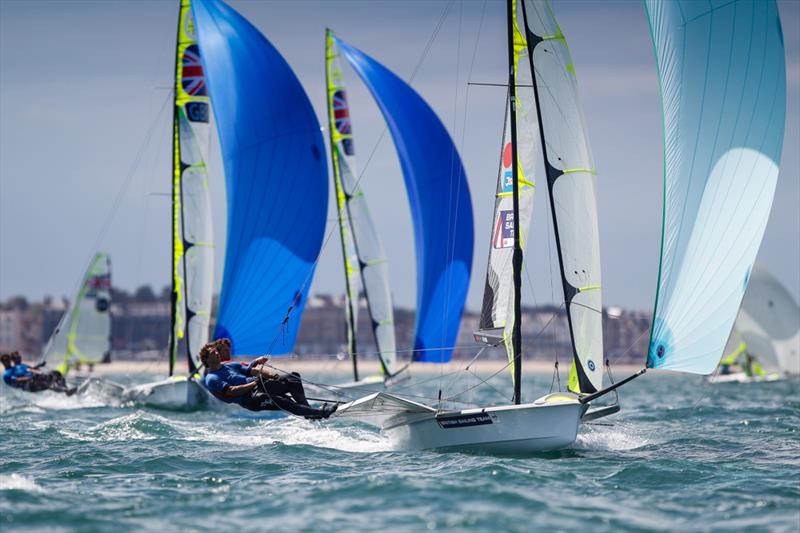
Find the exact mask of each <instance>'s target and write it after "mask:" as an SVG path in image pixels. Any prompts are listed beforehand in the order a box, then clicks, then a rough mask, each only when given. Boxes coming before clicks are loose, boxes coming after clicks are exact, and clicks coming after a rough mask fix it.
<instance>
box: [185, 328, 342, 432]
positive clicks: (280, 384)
mask: <svg viewBox="0 0 800 533" xmlns="http://www.w3.org/2000/svg"><path fill="white" fill-rule="evenodd" d="M230 356H231V354H230V341H229V340H227V339H224V342H221V341H215V342H211V343H208V344H206V345H205V346H203V348H202V349H201V350H200V361H201V362H202V363H203V365H205V367H206V369H207V370H208V374H206V376H205V378H204V379H203V381H204V383H205V385H206V388H207V389H208V390H209V391H211V393H212V394H213V395H214V396H215V397H216V398H218V399H220V400H222V401H223V402H226V403H236V404H239V405H241V406H242V407H244V408H245V409H249V410H250V411H277V410H283V411H287V412H289V413H292V414H294V415H298V416H303V417H305V418H310V419H321V418H328V417H329V416H330V415H331V414H332V413H333V412H334V411H336V408H337V405H336V404H334V405H331V406H329V405H327V404H325V405H323V406H322V407H321V408H314V407H311V406H310V405H309V404H308V399H306V395H305V391H304V390H303V383H302V381H301V380H300V374H297V373H292V374H290V375H288V376H285V377H279V376H278V375H277V374H275V373H274V372H271V371H270V370H269V369H268V368H267V367H266V365H265V363H266V362H267V360H268V359H267V358H266V357H259V358H258V359H255V360H253V361H252V362H251V363H250V364H249V365H243V364H242V363H236V362H229V361H228V362H225V363H223V362H222V361H223V360H226V361H227V360H229V359H230ZM289 396H291V398H290V397H289Z"/></svg>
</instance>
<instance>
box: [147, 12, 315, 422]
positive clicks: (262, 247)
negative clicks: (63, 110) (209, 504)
mask: <svg viewBox="0 0 800 533" xmlns="http://www.w3.org/2000/svg"><path fill="white" fill-rule="evenodd" d="M180 13H181V14H180V26H179V29H178V50H177V54H178V57H177V67H176V80H175V91H176V99H175V120H174V124H173V128H174V137H173V139H174V153H175V167H174V171H173V176H172V182H173V209H174V211H173V235H174V247H173V262H172V274H173V289H174V292H173V329H172V335H171V340H170V358H171V368H174V361H175V359H176V354H177V353H178V351H182V350H180V349H179V348H178V346H180V344H182V343H181V342H180V341H181V340H182V339H183V344H184V347H185V354H186V356H187V364H188V371H189V375H190V376H193V375H194V374H195V373H196V371H197V368H198V366H199V365H198V362H197V356H198V352H199V349H200V347H201V346H202V345H203V344H204V343H205V342H206V340H207V339H208V323H209V313H210V307H211V290H212V277H213V273H212V268H213V261H212V246H213V244H212V241H211V222H210V220H211V213H210V207H209V206H210V203H209V200H208V190H207V179H208V176H207V171H206V165H205V161H206V156H207V152H206V151H205V150H206V149H205V146H206V144H207V142H206V141H205V139H206V138H207V135H208V121H209V118H210V116H211V113H210V111H211V109H213V111H214V116H215V119H216V125H217V130H218V135H219V140H220V146H221V151H222V157H223V162H224V167H225V177H226V189H227V215H228V216H227V221H228V224H227V239H226V251H225V254H226V255H225V268H224V272H223V283H222V292H221V294H220V303H219V310H218V312H217V320H216V330H215V334H214V338H221V337H227V338H229V339H231V341H232V348H233V353H234V355H235V356H251V355H261V354H264V353H267V352H270V353H272V354H276V355H280V354H286V353H289V352H291V350H292V347H293V345H294V340H295V337H296V335H297V329H298V327H299V323H300V316H301V315H302V312H303V307H304V305H305V301H306V296H307V294H308V289H309V286H310V284H311V279H312V277H313V274H314V269H315V266H316V260H317V257H318V255H319V251H320V248H321V246H322V237H323V232H324V228H325V221H326V216H325V209H326V206H327V197H328V183H327V170H326V163H325V158H324V156H323V154H324V144H323V141H322V134H321V133H320V127H319V122H318V121H317V118H316V116H315V114H314V110H313V108H312V106H311V103H310V101H309V99H308V96H307V95H306V93H305V91H304V90H303V88H302V85H300V82H299V81H298V79H297V77H296V76H295V74H294V72H292V70H291V68H290V67H289V65H288V64H287V63H286V61H285V60H284V59H283V57H282V56H281V55H280V54H279V53H278V51H277V50H276V49H275V48H274V47H273V46H272V45H271V44H270V42H269V41H267V39H266V38H265V37H264V36H263V35H262V34H261V32H259V31H258V30H257V29H256V28H255V27H254V26H252V25H251V24H250V23H249V22H248V21H247V20H245V19H244V18H243V17H242V16H241V15H239V14H238V13H237V12H236V11H234V10H233V9H231V8H230V7H229V6H227V5H226V4H225V3H223V2H222V1H220V0H192V1H190V0H182V2H181V11H180ZM209 104H210V105H211V108H209ZM154 385H157V386H156V387H154ZM159 390H163V391H164V400H165V402H166V403H167V404H169V406H171V407H176V406H177V407H187V406H188V407H193V406H194V405H196V404H197V403H198V402H201V401H202V399H203V398H206V397H207V393H206V392H205V389H204V388H203V387H202V386H200V385H199V384H198V383H197V382H196V381H194V380H178V381H175V380H167V381H164V382H160V383H159V384H147V385H144V386H142V387H141V391H142V393H143V394H145V396H144V397H143V398H144V401H146V402H147V403H152V402H153V401H155V399H156V395H157V394H159ZM173 400H175V401H174V402H173ZM162 405H165V404H162Z"/></svg>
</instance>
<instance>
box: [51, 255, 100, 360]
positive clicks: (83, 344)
mask: <svg viewBox="0 0 800 533" xmlns="http://www.w3.org/2000/svg"><path fill="white" fill-rule="evenodd" d="M110 351H111V262H110V261H109V258H108V255H106V254H104V253H97V254H95V256H94V257H93V258H92V262H91V263H90V264H89V268H88V269H87V270H86V273H85V274H84V276H83V279H82V281H81V286H80V289H79V290H78V294H77V295H76V296H75V299H74V300H73V301H72V302H71V303H70V305H69V307H68V308H67V310H66V311H65V312H64V315H63V316H62V318H61V320H60V321H59V323H58V326H56V329H55V331H54V332H53V334H52V335H51V337H50V339H49V340H48V342H47V345H46V346H45V349H44V352H43V355H42V360H43V361H46V362H47V364H48V367H49V368H51V369H52V370H58V371H59V372H61V374H62V375H66V374H67V372H68V371H69V369H70V367H71V366H74V364H75V363H88V364H93V363H99V362H101V361H102V360H103V359H104V358H106V357H107V356H108V354H109V352H110Z"/></svg>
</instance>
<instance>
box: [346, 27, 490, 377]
mask: <svg viewBox="0 0 800 533" xmlns="http://www.w3.org/2000/svg"><path fill="white" fill-rule="evenodd" d="M336 42H337V45H338V46H339V48H340V50H341V51H342V53H343V54H344V56H345V57H346V58H347V60H348V62H349V63H350V64H351V65H352V66H353V68H354V69H355V71H356V72H357V73H358V75H359V76H360V77H361V79H362V80H363V81H364V83H365V84H366V85H367V87H369V89H370V91H371V92H372V95H373V97H374V98H375V100H376V101H377V103H378V106H379V107H380V108H381V111H382V112H383V116H384V118H385V119H386V122H387V124H388V125H389V131H391V133H392V138H393V139H394V144H395V148H396V149H397V155H398V156H399V158H400V164H401V167H402V169H403V177H404V178H405V183H406V191H407V192H408V199H409V202H410V203H411V214H412V220H413V224H414V237H415V239H414V241H415V243H416V259H417V324H416V332H415V339H414V349H415V350H418V351H416V352H414V353H415V354H416V355H415V357H414V359H415V360H416V361H425V362H435V363H439V362H446V361H449V360H450V356H451V355H452V346H453V345H455V342H456V337H457V335H458V326H459V324H460V323H461V314H462V312H463V310H464V302H465V300H466V297H467V289H468V287H469V276H470V271H471V269H472V246H473V240H474V231H473V220H472V203H471V201H470V194H469V186H468V185H467V180H466V174H465V172H464V167H463V166H462V164H461V158H460V157H459V155H458V151H457V150H456V147H455V145H454V144H453V141H452V139H450V135H449V134H448V133H447V130H446V129H445V127H444V125H443V124H442V122H441V121H440V120H439V118H438V117H437V116H436V114H435V113H434V112H433V110H432V109H431V108H430V106H428V104H427V103H426V102H425V101H424V100H423V99H422V98H421V97H420V96H419V95H418V94H417V93H416V92H415V91H414V89H412V88H411V87H410V86H409V85H408V84H407V83H405V82H404V81H403V80H401V79H400V78H399V77H397V76H396V75H395V74H394V73H392V72H391V71H389V70H388V69H387V68H386V67H384V66H383V65H381V64H380V63H378V62H377V61H375V60H374V59H372V58H371V57H369V56H367V55H366V54H364V53H363V52H361V51H360V50H357V49H355V48H353V47H352V46H350V45H348V44H347V43H345V42H343V41H341V40H339V39H337V40H336Z"/></svg>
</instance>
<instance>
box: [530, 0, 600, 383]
mask: <svg viewBox="0 0 800 533" xmlns="http://www.w3.org/2000/svg"><path fill="white" fill-rule="evenodd" d="M521 5H522V12H523V15H524V19H525V28H526V35H525V41H526V43H527V47H528V58H529V59H530V62H531V68H532V69H533V70H534V84H533V85H534V92H535V94H536V107H537V110H538V114H539V116H540V117H541V119H540V121H539V128H540V135H541V141H542V153H543V156H544V167H545V173H546V175H547V186H548V191H549V194H550V206H551V211H552V216H553V227H554V229H555V237H556V245H557V248H558V259H559V265H560V267H561V281H562V287H563V291H564V302H565V304H566V311H567V321H568V323H569V330H570V337H571V340H572V351H573V361H572V367H571V369H570V375H569V384H568V386H569V389H570V390H571V391H573V392H579V393H592V392H596V391H597V390H600V389H601V388H602V386H603V324H602V299H601V290H600V286H601V285H600V237H599V229H598V223H597V193H596V189H597V179H596V177H595V167H594V162H593V160H592V154H591V149H590V147H589V140H588V135H587V133H586V123H585V120H584V117H583V111H582V108H581V105H580V100H579V98H578V83H577V78H576V76H575V66H574V63H573V61H572V57H571V56H570V53H569V47H568V46H567V42H566V40H565V39H564V34H563V32H562V31H561V28H560V27H559V25H558V22H556V19H555V17H554V15H553V10H552V7H551V6H550V2H549V1H548V0H524V1H523V2H522V4H521Z"/></svg>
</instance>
